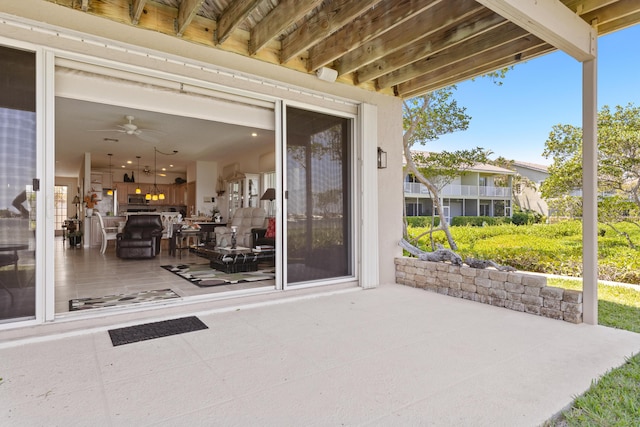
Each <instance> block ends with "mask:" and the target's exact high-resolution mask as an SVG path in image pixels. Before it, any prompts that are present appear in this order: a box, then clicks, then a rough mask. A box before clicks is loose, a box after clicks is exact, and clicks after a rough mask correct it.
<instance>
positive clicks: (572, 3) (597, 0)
mask: <svg viewBox="0 0 640 427" xmlns="http://www.w3.org/2000/svg"><path fill="white" fill-rule="evenodd" d="M617 1H618V0H562V3H563V4H564V5H565V6H567V7H568V8H569V9H571V10H572V11H574V12H576V13H577V14H578V15H582V14H583V13H589V12H593V11H594V10H597V9H600V8H602V7H605V6H609V5H611V4H613V3H615V2H617Z"/></svg>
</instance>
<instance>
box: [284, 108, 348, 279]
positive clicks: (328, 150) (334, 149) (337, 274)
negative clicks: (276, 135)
mask: <svg viewBox="0 0 640 427" xmlns="http://www.w3.org/2000/svg"><path fill="white" fill-rule="evenodd" d="M286 123H287V124H286V149H285V162H286V191H287V201H286V212H285V220H286V222H287V234H286V242H287V266H286V268H287V284H289V285H292V284H300V283H305V282H310V281H316V280H327V279H333V278H341V277H348V276H352V275H353V232H352V193H351V192H352V190H351V189H352V173H351V168H352V159H351V156H352V154H351V153H352V150H351V147H352V143H351V140H352V120H351V119H348V118H344V117H337V116H332V115H328V114H323V113H318V112H314V111H307V110H303V109H299V108H294V107H287V109H286Z"/></svg>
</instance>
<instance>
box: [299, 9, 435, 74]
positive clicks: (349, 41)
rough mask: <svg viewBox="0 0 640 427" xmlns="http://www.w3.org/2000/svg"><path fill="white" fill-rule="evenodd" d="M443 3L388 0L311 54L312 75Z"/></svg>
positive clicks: (334, 35)
mask: <svg viewBox="0 0 640 427" xmlns="http://www.w3.org/2000/svg"><path fill="white" fill-rule="evenodd" d="M440 1H442V0H384V1H383V2H381V3H380V4H379V5H377V6H376V7H374V8H373V9H371V10H369V11H368V12H366V13H364V14H362V15H360V16H359V17H358V18H357V19H356V20H355V21H353V22H351V23H350V24H348V25H346V26H344V27H342V28H341V29H340V30H338V31H336V32H335V33H333V34H332V35H331V36H329V37H327V38H325V39H324V40H322V41H321V42H320V43H318V44H316V45H315V46H313V47H312V48H311V49H310V50H309V64H308V67H307V70H308V71H315V70H317V69H318V68H320V67H322V66H324V65H327V64H329V63H331V62H333V61H334V60H335V59H338V58H339V57H341V56H342V55H344V54H345V53H347V52H349V51H351V50H353V49H355V48H357V47H359V46H361V45H362V44H364V43H365V42H367V41H368V40H370V39H372V38H374V37H378V36H380V35H381V34H384V33H385V32H387V31H389V30H391V29H393V28H394V27H397V26H398V25H401V24H403V23H404V22H405V21H406V20H408V19H410V18H412V17H414V16H415V15H417V14H418V13H421V12H423V11H425V10H427V9H429V8H431V7H432V6H433V5H434V4H436V3H438V2H440Z"/></svg>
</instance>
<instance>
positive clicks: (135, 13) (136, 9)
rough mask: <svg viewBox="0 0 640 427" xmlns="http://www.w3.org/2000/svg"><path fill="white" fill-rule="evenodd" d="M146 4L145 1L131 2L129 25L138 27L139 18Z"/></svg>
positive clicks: (136, 0)
mask: <svg viewBox="0 0 640 427" xmlns="http://www.w3.org/2000/svg"><path fill="white" fill-rule="evenodd" d="M146 3H147V0H133V2H132V3H131V23H132V24H133V25H138V22H140V16H141V15H142V12H143V11H144V6H145V5H146Z"/></svg>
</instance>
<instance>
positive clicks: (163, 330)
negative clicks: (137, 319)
mask: <svg viewBox="0 0 640 427" xmlns="http://www.w3.org/2000/svg"><path fill="white" fill-rule="evenodd" d="M202 329H209V328H208V326H207V325H205V324H204V323H203V322H202V320H200V319H198V318H197V317H195V316H189V317H183V318H180V319H172V320H163V321H161V322H153V323H145V324H143V325H136V326H127V327H126V328H118V329H110V330H109V336H110V337H111V343H112V344H113V345H114V347H115V346H117V345H123V344H131V343H134V342H139V341H146V340H151V339H154V338H161V337H168V336H171V335H178V334H184V333H186V332H193V331H200V330H202Z"/></svg>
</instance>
